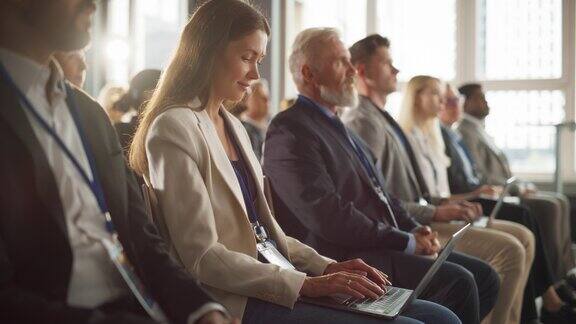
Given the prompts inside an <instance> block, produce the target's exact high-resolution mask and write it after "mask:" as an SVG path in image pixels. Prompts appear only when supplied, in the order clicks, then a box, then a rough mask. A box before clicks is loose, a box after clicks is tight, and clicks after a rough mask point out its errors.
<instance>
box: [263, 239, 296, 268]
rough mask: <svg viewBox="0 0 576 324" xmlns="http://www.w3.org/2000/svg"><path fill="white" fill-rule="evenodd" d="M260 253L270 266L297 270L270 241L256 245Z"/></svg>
mask: <svg viewBox="0 0 576 324" xmlns="http://www.w3.org/2000/svg"><path fill="white" fill-rule="evenodd" d="M256 248H257V249H258V253H260V255H262V257H264V259H266V261H268V262H269V263H270V264H274V265H277V266H279V267H280V268H282V269H290V270H296V268H295V267H294V266H293V265H292V263H290V261H288V260H287V259H286V258H285V257H284V256H283V255H282V253H280V251H278V249H277V248H276V247H275V246H274V244H272V242H270V241H264V242H261V243H256Z"/></svg>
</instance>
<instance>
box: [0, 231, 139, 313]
mask: <svg viewBox="0 0 576 324" xmlns="http://www.w3.org/2000/svg"><path fill="white" fill-rule="evenodd" d="M14 275H15V269H14V266H13V265H12V262H11V261H10V257H9V255H8V254H7V252H6V248H5V246H4V241H3V240H2V238H0V323H30V324H32V323H58V324H84V323H85V324H88V323H89V324H97V323H98V324H100V323H110V324H123V323H136V322H135V320H136V319H135V318H134V317H131V316H130V315H129V314H121V313H119V314H116V315H114V316H108V315H105V314H104V313H102V312H100V311H98V310H96V309H88V308H82V307H73V306H69V305H67V304H66V303H65V302H63V301H55V300H52V299H49V298H47V297H46V296H41V295H39V294H38V293H36V292H33V291H29V290H26V289H24V288H21V287H19V286H18V285H16V284H14V282H13V280H14V278H13V277H14ZM141 320H143V321H142V322H141V323H145V320H144V319H142V318H141Z"/></svg>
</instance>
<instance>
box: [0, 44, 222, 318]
mask: <svg viewBox="0 0 576 324" xmlns="http://www.w3.org/2000/svg"><path fill="white" fill-rule="evenodd" d="M0 62H2V65H3V66H4V67H5V68H6V70H7V71H8V73H9V74H10V77H11V78H12V80H13V81H14V83H15V84H16V86H17V87H18V88H19V89H20V91H21V92H22V93H23V94H24V95H25V96H26V97H27V99H28V100H29V101H30V103H31V104H32V106H33V107H34V109H36V111H37V112H38V114H39V115H40V116H41V117H42V118H43V119H44V120H45V121H46V122H47V123H48V124H49V125H50V126H51V127H52V128H53V129H54V131H55V132H56V134H57V135H58V136H59V137H60V138H61V139H62V141H63V142H64V144H65V145H66V146H67V147H68V149H69V150H70V152H71V153H72V154H73V155H74V157H75V158H76V159H77V160H78V162H79V164H80V166H81V167H82V168H83V169H84V171H85V172H86V174H87V175H88V177H89V178H90V180H92V179H93V175H92V171H91V170H90V166H89V163H88V159H87V157H86V152H85V151H84V148H83V146H82V142H81V140H80V136H79V133H78V129H77V128H76V124H75V123H74V120H73V118H72V115H71V114H70V110H69V108H68V104H67V103H66V91H65V87H64V84H65V83H64V75H63V73H62V71H61V69H60V67H59V66H58V65H57V64H55V63H54V62H51V63H50V66H49V67H48V66H43V65H40V64H38V63H36V62H34V61H32V60H30V59H28V58H25V57H22V56H20V55H18V54H16V53H13V52H10V51H8V50H6V49H2V48H0ZM48 98H50V99H48ZM22 109H24V108H22ZM25 112H26V116H27V117H28V121H29V122H30V124H31V125H32V129H33V130H34V135H36V137H37V139H38V141H39V142H40V146H41V147H42V149H43V150H44V154H45V155H46V158H47V160H48V163H49V164H50V167H51V169H52V172H53V173H54V178H55V180H56V184H57V186H58V192H59V194H60V199H61V202H62V207H63V210H64V215H65V218H66V227H67V229H68V236H69V240H70V246H71V249H72V271H71V278H70V285H69V287H68V300H67V302H68V304H70V305H73V306H80V307H89V308H93V307H97V306H99V305H101V304H103V303H106V302H110V301H113V300H114V299H116V298H118V297H120V296H121V295H125V294H129V293H130V291H129V289H128V288H127V286H126V284H125V282H124V280H123V279H122V277H121V276H120V274H119V272H118V271H117V270H116V268H115V266H114V265H113V264H112V262H111V260H110V258H109V256H108V253H107V252H106V250H105V248H104V247H103V245H102V244H101V240H102V239H104V238H106V239H111V236H110V234H109V233H108V232H107V231H106V229H105V219H104V215H103V214H102V213H101V211H100V208H99V206H98V202H97V201H96V197H95V196H94V194H93V193H92V190H91V189H90V187H89V186H88V184H87V183H86V182H85V181H84V180H83V178H82V176H81V175H80V172H79V171H78V170H77V169H76V167H75V166H74V165H73V163H72V162H71V161H70V159H69V158H68V157H67V156H66V155H65V153H64V152H63V151H62V149H61V148H60V147H59V146H58V144H57V143H56V141H55V140H54V139H53V138H52V137H51V136H50V135H49V134H48V133H47V132H46V130H45V129H44V128H43V127H42V126H41V125H40V124H39V122H38V121H37V120H36V119H35V117H34V116H33V115H32V113H30V112H29V111H28V110H27V109H25ZM214 310H217V311H221V312H223V313H224V314H227V313H226V310H225V309H224V307H222V305H220V304H217V303H208V304H205V305H203V306H202V307H201V308H200V309H198V310H197V311H196V312H194V313H192V314H191V315H190V316H189V318H188V322H189V323H194V322H196V321H197V320H198V319H200V318H201V317H202V316H203V315H205V314H206V313H208V312H210V311H214Z"/></svg>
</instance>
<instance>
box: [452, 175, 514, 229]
mask: <svg viewBox="0 0 576 324" xmlns="http://www.w3.org/2000/svg"><path fill="white" fill-rule="evenodd" d="M514 182H516V178H515V177H511V178H508V180H506V184H505V185H504V188H503V189H502V192H500V195H499V196H498V200H497V201H496V206H494V208H493V209H492V212H491V213H490V216H482V217H480V218H479V219H477V220H475V221H474V222H472V226H474V227H480V228H486V227H488V226H490V224H491V223H492V221H494V220H495V219H496V215H497V214H498V212H499V211H500V209H501V208H502V205H503V204H504V199H505V198H506V196H507V195H508V191H510V186H511V185H512V184H513V183H514ZM450 223H452V224H465V223H467V222H466V221H461V220H456V221H451V222H450Z"/></svg>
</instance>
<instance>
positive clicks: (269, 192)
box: [264, 176, 274, 216]
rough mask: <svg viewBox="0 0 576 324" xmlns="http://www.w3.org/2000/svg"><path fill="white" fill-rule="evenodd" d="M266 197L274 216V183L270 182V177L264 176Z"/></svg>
mask: <svg viewBox="0 0 576 324" xmlns="http://www.w3.org/2000/svg"><path fill="white" fill-rule="evenodd" d="M264 198H266V202H267V203H268V207H269V208H270V212H271V213H272V216H274V202H273V201H272V184H271V183H270V178H268V177H267V176H264Z"/></svg>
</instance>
